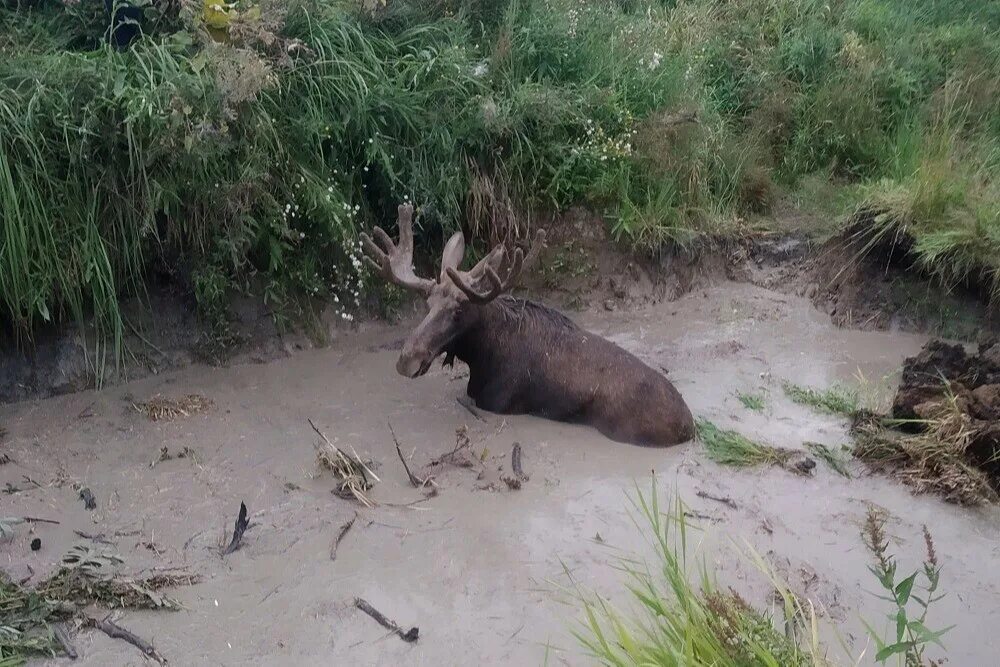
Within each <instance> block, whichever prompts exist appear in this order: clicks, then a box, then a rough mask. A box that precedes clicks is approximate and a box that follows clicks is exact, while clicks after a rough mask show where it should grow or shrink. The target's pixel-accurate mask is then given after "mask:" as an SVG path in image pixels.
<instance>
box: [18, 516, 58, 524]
mask: <svg viewBox="0 0 1000 667" xmlns="http://www.w3.org/2000/svg"><path fill="white" fill-rule="evenodd" d="M21 518H22V519H23V520H24V522H25V523H52V524H55V525H57V526H58V525H59V522H58V521H56V520H55V519H39V518H38V517H37V516H23V517H21Z"/></svg>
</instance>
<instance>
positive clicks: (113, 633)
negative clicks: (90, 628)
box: [90, 616, 167, 665]
mask: <svg viewBox="0 0 1000 667" xmlns="http://www.w3.org/2000/svg"><path fill="white" fill-rule="evenodd" d="M110 618H111V617H110V616H107V617H105V618H104V620H101V621H99V620H97V619H96V618H91V619H90V620H91V622H92V623H93V624H94V627H95V628H97V629H98V630H100V631H101V632H103V633H104V634H106V635H107V636H108V637H111V638H112V639H121V640H122V641H125V642H128V643H129V644H131V645H132V646H134V647H136V648H137V649H139V650H140V651H142V653H143V655H145V656H146V657H147V658H152V659H153V660H155V661H157V662H158V663H160V664H161V665H165V664H167V661H166V660H164V659H163V658H162V657H161V656H160V654H159V653H157V652H156V649H155V648H153V646H152V645H151V644H150V643H149V642H147V641H146V640H144V639H141V638H139V637H136V636H135V635H134V634H132V633H131V632H129V631H128V630H126V629H125V628H123V627H121V626H120V625H117V624H115V623H113V622H111V621H110V620H108V619H110Z"/></svg>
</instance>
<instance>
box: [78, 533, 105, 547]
mask: <svg viewBox="0 0 1000 667" xmlns="http://www.w3.org/2000/svg"><path fill="white" fill-rule="evenodd" d="M73 532H74V533H75V534H76V535H78V536H80V537H82V538H83V539H85V540H93V541H94V542H100V543H101V544H110V545H112V546H114V544H115V543H114V542H112V541H111V540H107V539H105V538H104V533H98V534H97V535H91V534H90V533H85V532H83V531H82V530H74V531H73Z"/></svg>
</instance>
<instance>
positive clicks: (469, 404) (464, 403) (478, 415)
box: [455, 396, 486, 422]
mask: <svg viewBox="0 0 1000 667" xmlns="http://www.w3.org/2000/svg"><path fill="white" fill-rule="evenodd" d="M455 402H457V403H458V404H459V405H461V406H462V407H463V408H465V409H466V410H468V411H469V414H471V415H472V416H473V417H475V418H476V419H478V420H479V421H481V422H485V421H486V417H484V416H483V413H481V412H480V411H479V410H478V409H477V408H476V406H474V405H473V404H472V401H470V400H469V399H467V398H462V397H461V396H459V397H458V398H456V399H455Z"/></svg>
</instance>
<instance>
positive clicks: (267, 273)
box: [0, 0, 1000, 350]
mask: <svg viewBox="0 0 1000 667" xmlns="http://www.w3.org/2000/svg"><path fill="white" fill-rule="evenodd" d="M133 4H134V5H136V6H138V7H140V8H142V13H141V15H140V18H139V21H138V23H139V24H140V25H141V28H142V30H141V34H140V35H139V37H138V38H137V39H136V40H135V41H133V42H131V43H129V44H126V45H124V46H121V47H120V48H115V47H114V46H113V45H111V44H108V40H107V39H105V36H106V35H107V34H108V32H109V30H108V29H109V27H111V26H112V23H111V17H109V16H108V15H107V14H106V13H105V12H104V10H103V6H102V5H103V3H96V2H82V3H71V2H66V3H63V2H59V1H58V0H42V1H40V2H30V3H28V2H17V1H16V0H8V1H7V2H5V3H3V4H2V5H0V25H3V26H4V30H3V33H2V34H0V56H2V57H0V100H2V102H0V318H2V319H3V320H4V321H5V322H6V323H7V326H5V329H8V330H11V331H14V332H16V334H17V335H18V336H19V337H20V338H21V339H22V340H25V339H30V337H31V336H32V335H33V334H34V333H35V332H37V330H38V328H39V327H40V326H42V325H44V324H45V323H46V322H50V321H59V320H64V319H66V318H76V319H79V318H83V317H86V316H91V315H92V316H93V317H94V319H95V322H96V324H97V326H98V329H99V330H100V331H101V332H102V333H103V334H104V336H105V338H104V340H107V341H109V342H111V343H112V344H113V345H112V350H114V349H115V346H116V345H117V344H119V343H120V340H121V335H122V325H123V323H122V321H121V315H120V313H119V311H118V305H117V304H118V300H119V299H120V298H121V297H123V296H125V295H128V294H139V295H141V294H143V293H144V291H145V290H146V289H147V287H148V286H149V285H150V284H152V283H159V282H162V281H163V280H167V281H170V282H172V283H175V284H180V285H182V286H183V287H185V288H186V289H187V290H189V291H190V292H191V293H192V294H193V295H194V296H195V298H196V299H197V302H198V304H199V306H200V308H201V311H202V312H203V314H204V315H205V316H206V317H207V318H208V320H209V321H210V322H212V323H214V324H216V325H217V326H218V328H219V330H220V332H223V333H224V331H225V326H226V304H227V302H228V298H229V296H230V295H231V293H232V292H233V291H234V290H241V291H243V290H250V289H253V290H256V291H259V292H260V293H262V294H263V297H264V299H265V300H266V302H267V303H268V304H270V305H271V306H272V307H273V308H274V310H275V313H276V314H278V315H279V316H288V315H292V316H305V315H308V314H309V313H310V312H311V308H310V304H311V303H313V302H314V301H313V300H316V299H319V300H334V298H335V299H336V303H338V304H340V307H341V308H342V311H343V312H342V313H341V316H342V317H344V318H345V319H349V318H351V317H352V316H353V315H352V313H353V312H354V310H356V309H357V308H358V307H359V306H360V304H361V303H362V299H363V298H364V297H365V296H367V295H368V290H369V282H368V281H366V280H365V276H364V270H363V268H362V264H361V262H360V259H359V257H358V254H357V246H356V235H357V232H358V231H359V229H360V228H363V227H366V226H369V225H370V224H372V223H373V222H375V221H380V222H384V221H385V220H387V219H389V218H390V213H391V211H392V210H393V209H394V206H395V205H396V204H397V203H398V202H399V201H402V200H405V199H409V200H412V201H415V202H417V203H418V204H419V205H420V209H421V220H420V226H421V229H420V236H421V240H422V241H423V242H425V243H427V242H436V241H437V240H438V239H439V237H440V236H441V235H442V234H443V233H446V232H448V231H451V230H452V229H454V228H455V227H456V226H458V225H459V224H460V222H461V223H462V224H463V225H465V226H466V228H467V229H468V230H469V231H470V232H471V233H472V235H473V236H474V238H476V239H480V240H484V241H485V240H489V241H490V242H493V241H496V240H498V239H506V238H508V237H509V236H510V235H514V236H517V235H519V234H522V233H523V232H524V231H525V230H524V224H525V223H524V220H525V219H526V218H525V217H524V216H523V215H520V214H519V212H520V211H522V210H523V209H524V208H525V207H527V208H548V209H561V208H563V207H566V206H568V205H570V204H575V203H586V204H589V205H590V206H593V207H595V208H597V209H598V210H600V211H602V212H604V213H605V214H606V215H607V218H608V221H609V228H610V231H611V232H612V234H613V236H614V238H615V239H618V240H620V241H622V242H626V243H628V244H631V245H632V246H634V247H636V248H638V249H642V250H655V249H658V248H660V247H662V246H663V245H664V244H679V245H688V244H691V243H693V242H694V241H695V240H697V239H698V238H699V237H701V236H702V235H705V234H712V235H716V234H737V233H743V232H744V231H745V230H746V228H747V225H748V224H749V223H747V222H746V221H747V220H754V221H755V222H754V223H753V224H756V225H763V224H769V223H767V222H765V221H763V220H762V219H760V218H755V217H754V216H756V215H757V214H760V213H766V212H767V211H768V209H769V208H770V207H771V205H772V204H773V203H774V202H775V201H776V199H777V198H778V197H779V196H782V195H783V194H786V193H787V194H789V195H790V197H789V201H790V202H793V203H797V204H798V206H799V207H800V208H802V209H803V210H804V211H805V212H806V213H808V212H809V211H811V210H816V211H821V212H822V213H823V217H824V219H829V220H838V221H843V220H845V219H846V217H847V215H848V214H849V213H850V212H851V211H853V210H854V209H855V208H856V207H858V206H859V205H862V204H863V205H864V207H863V210H864V211H866V212H867V213H866V215H864V216H859V217H856V218H855V221H856V222H857V223H858V224H857V225H856V226H855V228H854V232H855V233H857V234H858V235H859V237H860V238H861V239H862V240H863V241H864V244H863V246H862V248H863V249H868V250H871V249H874V248H876V247H878V243H879V242H880V240H884V239H886V238H889V237H891V238H897V237H903V238H905V239H908V242H911V244H912V251H913V252H914V253H915V256H916V257H918V258H919V260H920V263H921V265H922V266H923V267H924V268H926V269H927V270H928V271H929V272H930V273H932V274H934V275H936V276H938V277H940V278H941V279H943V280H947V281H955V280H965V279H970V280H975V281H977V282H979V283H981V284H984V285H987V286H988V287H990V288H992V289H994V290H996V289H998V288H997V285H1000V282H998V281H1000V278H998V276H1000V271H998V268H1000V264H998V262H1000V259H998V258H1000V252H997V251H998V250H1000V221H998V216H1000V204H998V202H1000V197H998V196H997V195H998V193H1000V191H998V188H1000V185H998V183H997V179H996V174H997V173H1000V172H998V170H997V169H996V167H997V166H998V162H1000V102H998V100H1000V94H998V93H1000V74H998V72H1000V66H998V65H1000V9H998V7H997V5H996V3H992V2H989V1H988V0H956V1H954V2H948V3H943V2H934V1H931V0H919V1H917V2H912V1H905V0H877V1H876V0H842V1H839V2H834V3H827V2H820V1H819V0H750V1H748V2H727V1H724V0H697V1H696V0H687V1H685V0H680V1H677V2H674V1H672V0H671V1H668V0H614V1H612V0H501V1H498V2H489V3H486V2H479V1H477V0H443V1H441V2H437V1H432V0H386V1H385V2H379V1H369V0H293V1H292V2H278V1H277V0H256V1H255V0H240V1H239V2H235V3H227V4H224V5H218V6H217V5H215V4H209V3H207V2H205V3H202V2H197V1H195V0H182V1H180V2H166V1H165V0H143V2H135V3H133ZM130 27H134V26H128V25H126V26H124V27H121V28H119V29H118V33H117V34H118V35H119V36H121V35H122V34H123V33H124V32H127V30H126V28H130ZM798 217H799V218H800V219H803V220H805V219H806V218H807V217H808V216H798ZM803 224H805V223H803ZM858 225H860V227H858Z"/></svg>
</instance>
